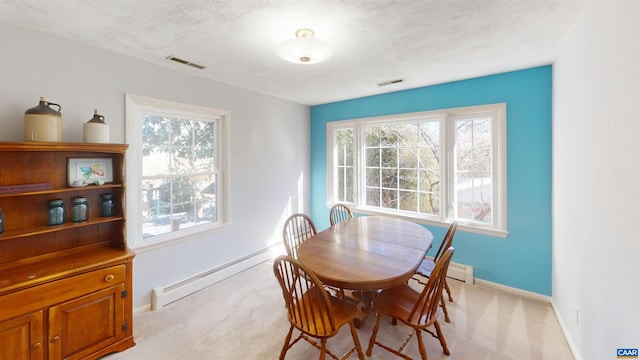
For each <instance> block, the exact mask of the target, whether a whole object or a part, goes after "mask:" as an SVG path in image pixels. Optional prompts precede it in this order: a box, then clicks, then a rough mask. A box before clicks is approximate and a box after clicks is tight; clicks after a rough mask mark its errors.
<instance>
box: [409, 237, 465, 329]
mask: <svg viewBox="0 0 640 360" xmlns="http://www.w3.org/2000/svg"><path fill="white" fill-rule="evenodd" d="M454 251H455V249H454V248H453V247H449V248H448V249H447V250H446V251H445V252H444V253H443V254H442V256H441V257H440V259H439V260H438V261H437V262H436V267H435V268H434V269H433V271H432V272H431V276H430V277H429V281H428V282H427V285H425V287H424V288H423V289H422V292H421V293H420V296H419V297H418V301H417V302H416V303H415V305H414V306H413V309H412V310H411V313H409V318H408V319H407V321H408V322H409V323H411V324H415V325H420V326H422V325H427V324H429V323H431V322H433V321H435V319H436V317H437V316H438V305H439V304H440V298H441V297H442V288H443V287H444V283H445V281H447V279H446V276H447V269H448V268H449V263H450V262H451V257H452V256H453V252H454Z"/></svg>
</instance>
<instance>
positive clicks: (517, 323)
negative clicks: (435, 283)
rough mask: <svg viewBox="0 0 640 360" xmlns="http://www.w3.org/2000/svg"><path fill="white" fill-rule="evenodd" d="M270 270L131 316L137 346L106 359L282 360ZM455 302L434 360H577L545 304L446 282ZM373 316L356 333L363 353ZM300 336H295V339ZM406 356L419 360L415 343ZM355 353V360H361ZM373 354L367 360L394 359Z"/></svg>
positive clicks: (282, 329) (312, 354) (296, 353)
mask: <svg viewBox="0 0 640 360" xmlns="http://www.w3.org/2000/svg"><path fill="white" fill-rule="evenodd" d="M271 266H272V264H271V263H262V264H259V265H257V266H255V267H253V268H251V269H249V270H246V271H244V272H242V273H240V274H237V275H235V276H233V277H231V278H228V279H226V280H224V281H221V282H219V283H217V284H215V285H213V286H210V287H208V288H206V289H204V290H202V291H199V292H198V293H196V294H193V295H191V296H189V297H186V298H184V299H181V300H179V301H176V302H174V303H173V304H170V305H168V306H166V307H164V308H162V309H161V310H158V311H150V312H146V313H143V314H140V315H137V316H135V317H134V336H135V341H136V343H137V345H136V346H135V347H133V348H131V349H129V350H127V351H124V352H122V353H115V354H111V355H107V356H106V357H105V358H104V359H108V360H223V359H224V360H226V359H233V360H253V359H277V358H278V355H279V354H280V349H281V347H282V344H283V342H284V338H285V335H286V333H287V331H288V329H289V323H288V321H287V318H286V313H285V308H284V302H283V301H284V300H283V298H282V293H281V290H280V288H279V286H278V283H277V281H276V279H275V277H274V275H273V272H272V268H271ZM449 284H450V286H451V290H452V292H453V297H454V302H453V303H448V304H447V305H448V308H449V314H450V316H451V323H446V322H444V319H443V316H442V314H441V315H440V317H441V320H440V321H439V322H440V324H441V326H442V330H443V332H444V334H445V337H446V340H447V343H448V345H449V349H450V350H451V356H446V355H444V354H443V353H442V348H441V347H440V343H439V342H438V340H437V339H435V338H432V337H431V336H429V335H428V334H425V336H424V339H425V344H426V347H427V354H428V356H429V359H432V360H436V359H451V360H453V359H470V360H471V359H472V360H482V359H487V360H489V359H490V360H500V359H514V360H516V359H517V360H523V359H553V360H564V359H573V357H572V355H571V351H570V350H569V346H568V344H567V342H566V340H565V338H564V335H563V333H562V331H561V329H560V325H559V324H558V321H557V319H556V317H555V314H554V312H553V310H552V308H551V305H550V304H548V303H544V302H540V301H536V300H531V299H527V298H522V297H519V296H515V295H513V294H509V293H504V292H500V291H497V290H494V289H490V288H486V287H481V286H478V285H466V284H464V283H462V282H458V281H455V280H451V279H449ZM374 320H375V319H374V316H373V314H372V315H371V316H370V317H369V318H368V320H367V322H366V323H365V325H364V326H363V327H362V328H361V329H360V330H359V338H360V342H361V344H362V347H363V351H366V347H367V345H368V343H369V336H370V334H371V327H372V326H373V322H374ZM409 332H410V329H409V328H408V327H406V326H402V325H397V326H392V325H391V324H390V320H388V319H386V320H383V322H382V323H381V326H380V331H379V334H378V338H379V339H381V340H382V341H383V342H384V343H390V344H393V345H394V346H395V345H399V344H400V343H401V342H402V339H404V337H405V336H406V335H407V334H408V333H409ZM294 334H297V332H294ZM352 343H353V342H352V340H351V336H350V333H349V327H348V326H345V327H343V329H342V330H341V331H340V333H339V334H338V335H336V336H335V337H334V338H332V339H330V340H329V341H328V348H329V349H330V350H331V351H333V352H334V353H336V354H342V353H344V352H346V350H347V349H348V348H349V347H350V346H352ZM405 353H406V354H407V355H409V356H410V357H412V358H414V359H419V358H420V355H419V352H418V344H417V342H416V340H415V338H413V339H412V340H411V341H410V342H409V344H408V345H407V347H406V349H405ZM286 358H287V359H303V360H307V359H316V358H318V350H316V349H315V348H314V347H312V346H311V345H310V344H308V343H307V342H304V341H300V342H298V343H297V344H296V345H294V347H293V348H292V349H290V350H289V352H288V353H287V357H286ZM357 358H358V357H357V354H352V355H351V357H350V359H357ZM394 358H395V356H393V355H392V354H390V353H388V352H386V351H384V350H383V349H381V348H379V347H374V349H373V354H372V356H371V357H369V359H394Z"/></svg>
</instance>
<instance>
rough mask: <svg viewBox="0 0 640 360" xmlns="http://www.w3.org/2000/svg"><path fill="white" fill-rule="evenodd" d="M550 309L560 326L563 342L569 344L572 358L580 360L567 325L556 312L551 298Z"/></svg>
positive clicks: (557, 311) (556, 309)
mask: <svg viewBox="0 0 640 360" xmlns="http://www.w3.org/2000/svg"><path fill="white" fill-rule="evenodd" d="M551 308H552V309H553V313H554V314H555V315H556V319H558V323H559V324H560V329H561V330H562V333H563V334H564V338H565V340H567V344H569V350H571V354H572V355H573V358H574V359H575V360H582V356H580V353H579V352H578V349H577V348H576V344H575V343H574V342H573V339H572V338H571V335H570V334H569V330H568V328H567V324H565V322H564V320H563V319H562V317H561V316H560V311H559V310H558V306H557V305H556V302H555V301H554V300H553V298H551Z"/></svg>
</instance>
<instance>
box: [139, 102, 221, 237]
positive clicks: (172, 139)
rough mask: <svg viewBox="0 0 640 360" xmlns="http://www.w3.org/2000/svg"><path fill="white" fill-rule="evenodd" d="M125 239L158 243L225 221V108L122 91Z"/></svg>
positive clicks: (218, 224)
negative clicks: (124, 95) (125, 150)
mask: <svg viewBox="0 0 640 360" xmlns="http://www.w3.org/2000/svg"><path fill="white" fill-rule="evenodd" d="M126 100H127V142H128V143H129V145H130V148H129V151H128V154H127V198H128V199H129V203H130V204H128V207H127V213H128V214H129V217H130V218H135V219H136V220H139V221H132V222H130V223H129V224H130V226H129V227H128V228H131V230H130V234H128V239H130V240H129V242H130V243H132V244H133V245H134V247H136V246H145V245H150V244H157V243H163V242H167V241H170V240H175V239H177V238H181V237H185V236H187V235H189V234H192V233H195V232H200V231H202V230H209V229H212V228H216V227H219V226H221V225H222V224H223V223H224V215H225V212H224V198H225V196H224V194H225V187H224V185H225V183H226V181H225V176H226V173H227V171H226V168H225V166H226V164H227V161H226V157H225V153H226V151H225V143H226V124H225V121H226V119H227V118H228V114H227V113H226V112H225V111H222V110H217V109H211V108H205V107H200V106H194V105H187V104H180V103H175V102H170V101H164V100H158V99H153V98H148V97H143V96H138V95H129V94H127V99H126Z"/></svg>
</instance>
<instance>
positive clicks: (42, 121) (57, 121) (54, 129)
mask: <svg viewBox="0 0 640 360" xmlns="http://www.w3.org/2000/svg"><path fill="white" fill-rule="evenodd" d="M51 106H57V107H58V110H55V109H53V108H51ZM61 110H62V107H61V106H60V105H58V104H55V103H52V102H48V101H47V98H46V97H40V103H39V104H38V106H36V107H32V108H31V109H28V110H27V111H25V112H24V140H25V141H48V142H60V141H62V114H61V113H60V111H61Z"/></svg>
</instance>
